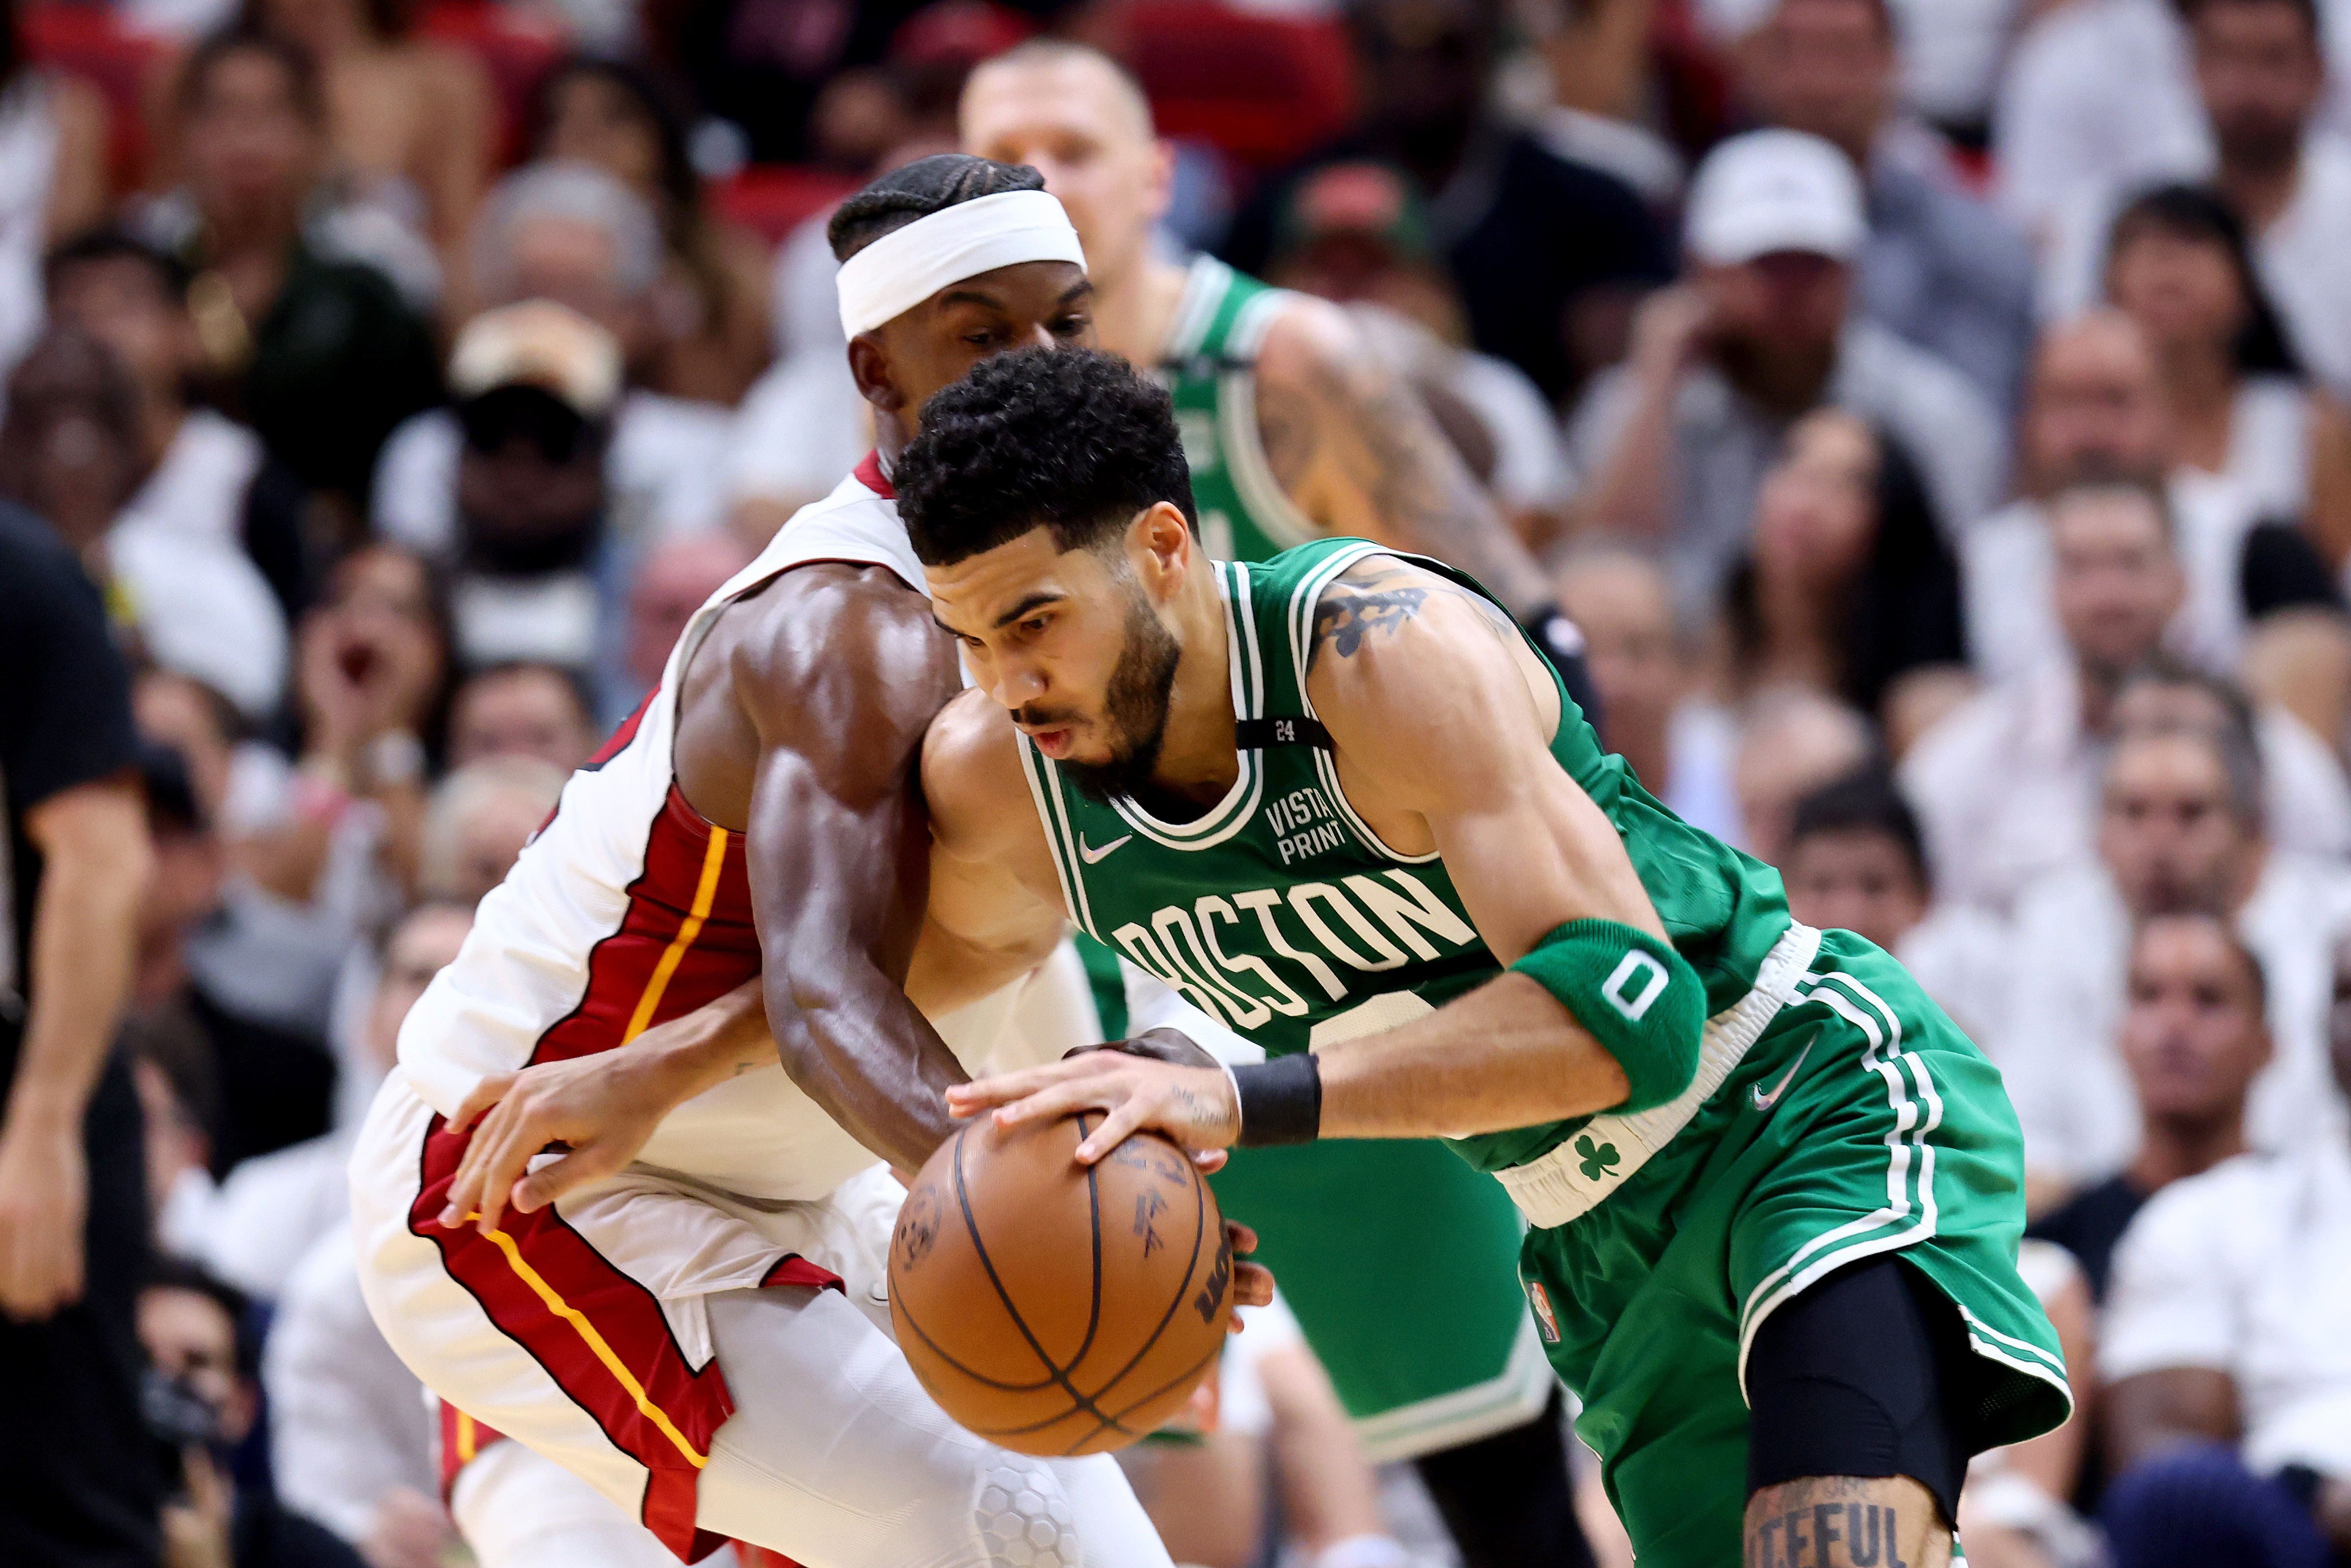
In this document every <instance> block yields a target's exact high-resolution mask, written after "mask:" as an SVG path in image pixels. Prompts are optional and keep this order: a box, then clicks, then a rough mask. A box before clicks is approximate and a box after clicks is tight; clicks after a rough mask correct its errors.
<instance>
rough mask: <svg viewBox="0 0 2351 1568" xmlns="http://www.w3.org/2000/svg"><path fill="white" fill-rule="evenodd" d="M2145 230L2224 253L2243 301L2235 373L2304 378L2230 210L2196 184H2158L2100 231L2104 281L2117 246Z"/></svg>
mask: <svg viewBox="0 0 2351 1568" xmlns="http://www.w3.org/2000/svg"><path fill="white" fill-rule="evenodd" d="M2148 231H2153V232H2155V233H2158V234H2165V235H2171V236H2172V237H2173V238H2175V239H2184V240H2203V241H2205V242H2207V243H2209V244H2212V245H2217V246H2220V248H2221V249H2222V250H2224V251H2225V252H2227V253H2228V256H2229V267H2230V269H2231V271H2233V272H2234V273H2235V274H2236V275H2237V289H2238V292H2239V293H2240V294H2241V296H2242V297H2243V298H2244V301H2245V324H2244V326H2243V327H2242V328H2241V329H2239V331H2238V333H2237V341H2236V345H2235V350H2234V352H2235V358H2236V363H2237V369H2238V370H2240V371H2243V372H2244V373H2245V374H2247V375H2260V374H2271V375H2282V376H2294V377H2297V378H2299V377H2302V376H2303V375H2304V368H2303V362H2302V356H2301V355H2299V354H2298V353H2296V352H2295V351H2294V340H2293V339H2292V338H2291V337H2289V336H2288V335H2287V332H2286V329H2285V321H2284V319H2283V318H2282V317H2281V316H2279V314H2278V312H2277V307H2276V306H2275V305H2274V304H2273V303H2272V302H2271V300H2270V296H2269V290H2268V289H2266V288H2264V287H2262V279H2261V274H2260V273H2259V272H2258V271H2257V270H2255V268H2254V267H2253V251H2252V242H2251V241H2250V240H2249V239H2247V237H2246V235H2245V224H2244V220H2243V219H2242V218H2241V217H2239V216H2238V215H2237V213H2236V209H2234V208H2233V207H2231V206H2230V205H2229V204H2228V203H2226V202H2224V201H2222V200H2221V199H2220V196H2219V195H2218V194H2216V193H2213V192H2211V191H2210V190H2207V189H2206V188H2205V187H2203V186H2201V185H2189V184H2164V185H2156V186H2153V187H2150V188H2149V189H2147V190H2145V191H2142V192H2140V193H2138V194H2137V196H2134V197H2133V198H2131V200H2130V202H2129V203H2128V204H2126V206H2124V208H2123V210H2122V211H2121V212H2119V213H2117V214H2115V221H2114V223H2113V224H2112V225H2109V226H2108V228H2107V230H2106V261H2105V274H2106V276H2107V277H2112V276H2113V273H2114V265H2115V257H2116V256H2119V255H2121V254H2122V248H2123V246H2125V245H2127V244H2128V243H2129V242H2130V241H2131V240H2132V239H2134V238H2136V237H2137V235H2140V234H2142V233H2146V232H2148ZM2111 292H2112V291H2111V289H2110V290H2109V293H2111Z"/></svg>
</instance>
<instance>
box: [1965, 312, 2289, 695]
mask: <svg viewBox="0 0 2351 1568" xmlns="http://www.w3.org/2000/svg"><path fill="white" fill-rule="evenodd" d="M2022 451H2023V460H2022V470H2023V480H2024V490H2025V494H2024V495H2023V496H2022V497H2020V498H2019V499H2017V500H2015V501H2012V502H2011V503H2010V504H2009V505H2008V506H2006V507H2002V508H2001V509H2000V510H1999V511H1997V512H1995V513H1993V514H1992V515H1991V516H1990V517H1984V518H1982V519H1981V520H1980V521H1978V522H1977V523H1975V524H1974V525H1973V526H1972V527H1970V528H1968V529H1967V530H1966V532H1965V534H1964V536H1963V537H1962V538H1961V540H1960V545H1959V550H1960V555H1959V564H1960V569H1961V575H1962V578H1963V580H1964V585H1965V592H1966V603H1967V623H1968V631H1969V634H1970V635H1969V651H1970V654H1971V656H1972V658H1973V660H1974V663H1975V664H1976V667H1977V669H1978V670H1980V672H1981V673H1982V674H1984V675H1986V676H1987V677H1989V678H1991V679H1992V680H1995V681H1998V680H2005V679H2009V678H2011V677H2013V676H2017V675H2030V674H2033V673H2034V672H2035V671H2037V670H2038V669H2040V668H2041V667H2042V666H2043V665H2045V664H2049V663H2051V662H2052V661H2053V660H2056V659H2061V658H2063V657H2064V632H2062V630H2061V629H2060V627H2059V625H2058V620H2057V615H2056V612H2055V607H2054V602H2053V599H2052V597H2051V593H2050V589H2049V581H2050V572H2051V552H2050V543H2049V527H2048V519H2047V507H2048V498H2049V497H2052V496H2053V495H2055V494H2056V493H2058V492H2059V491H2061V490H2064V489H2066V488H2067V487H2069V486H2076V485H2082V484H2088V483H2095V482H2098V481H2104V480H2110V479H2118V478H2132V479H2136V478H2139V477H2155V476H2161V477H2162V478H2163V481H2164V490H2165V492H2166V497H2167V499H2168V501H2169V503H2170V511H2171V517H2172V522H2173V525H2174V537H2173V547H2174V549H2175V550H2176V552H2177V554H2178V557H2179V564H2180V567H2181V569H2182V570H2184V571H2185V573H2186V577H2187V581H2186V593H2185V597H2184V598H2183V600H2182V601H2181V603H2180V605H2179V612H2178V614H2177V615H2176V616H2175V617H2174V618H2173V621H2172V622H2171V624H2170V626H2169V628H2168V632H2167V634H2166V638H2165V643H2166V645H2167V646H2168V648H2169V649H2170V650H2171V651H2172V652H2173V653H2177V654H2179V656H2180V657H2182V658H2184V659H2188V660H2190V661H2192V662H2194V663H2197V664H2202V665H2204V666H2206V667H2208V668H2210V669H2213V670H2217V671H2222V672H2228V673H2234V672H2235V671H2236V670H2237V669H2238V668H2239V667H2240V665H2241V663H2242V660H2243V656H2244V653H2245V650H2246V647H2247V644H2248V641H2249V635H2248V633H2249V629H2250V628H2251V627H2252V623H2253V622H2258V621H2261V620H2262V618H2264V617H2267V616H2271V615H2274V614H2276V613H2277V612H2281V611H2285V610H2294V609H2299V608H2302V607H2305V606H2312V605H2322V606H2323V605H2325V604H2326V603H2328V602H2329V601H2331V599H2332V596H2333V593H2334V590H2333V587H2332V585H2331V584H2329V583H2328V581H2327V580H2326V569H2325V565H2324V563H2323V562H2321V561H2320V560H2319V559H2318V558H2317V557H2316V555H2315V554H2314V552H2313V550H2312V549H2311V548H2310V545H2309V543H2308V540H2307V539H2306V538H2305V537H2304V535H2303V534H2302V532H2301V531H2300V529H2298V528H2295V527H2294V525H2293V524H2291V523H2265V522H2263V521H2262V518H2261V513H2260V508H2259V507H2258V505H2257V503H2256V502H2255V500H2254V498H2253V497H2252V496H2251V495H2249V494H2248V493H2246V492H2245V491H2244V490H2243V489H2241V488H2240V487H2239V486H2238V485H2237V484H2236V483H2235V481H2233V480H2232V479H2230V478H2227V477H2224V476H2218V475H2214V474H2209V473H2205V472H2203V471H2201V470H2199V469H2198V468H2196V467H2195V466H2193V465H2189V464H2185V463H2182V462H2180V461H2179V456H2178V453H2177V450H2176V447H2175V444H2174V441H2173V434H2172V425H2171V420H2170V415H2169V413H2168V409H2167V406H2166V402H2165V397H2164V391H2163V378H2162V373H2161V371H2160V370H2159V368H2158V362H2157V360H2156V354H2155V350H2154V348H2153V346H2152V345H2151V344H2150V343H2149V342H2148V340H2147V334H2146V333H2145V332H2144V331H2142V330H2141V329H2140V328H2139V326H2138V324H2137V322H2136V321H2133V320H2132V319H2130V318H2129V317H2127V316H2126V315H2124V314H2123V313H2122V312H2121V311H2119V310H2113V309H2098V310H2093V311H2090V312H2088V313H2087V314H2085V315H2084V316H2081V317H2079V318H2077V319H2074V320H2072V321H2068V322H2065V323H2064V324H2062V325H2060V326H2055V327H2052V328H2050V329H2049V330H2048V331H2047V333H2045V334H2044V335H2043V339H2042V341H2041V348H2040V350H2039V352H2038V353H2037V354H2036V355H2035V356H2034V361H2033V372H2032V389H2031V392H2030V395H2029V397H2028V399H2027V402H2026V409H2025V417H2024V426H2023V443H2022ZM2253 640H2254V641H2258V639H2257V638H2256V639H2253Z"/></svg>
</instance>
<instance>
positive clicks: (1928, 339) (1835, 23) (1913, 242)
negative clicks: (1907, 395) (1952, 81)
mask: <svg viewBox="0 0 2351 1568" xmlns="http://www.w3.org/2000/svg"><path fill="white" fill-rule="evenodd" d="M1897 44H1898V40H1897V39H1896V18H1895V16H1894V14H1893V12H1892V10H1891V8H1890V5H1889V0H1766V3H1765V4H1764V5H1761V6H1760V7H1759V9H1758V15H1757V16H1756V17H1755V20H1754V23H1753V25H1752V27H1751V30H1750V31H1749V32H1748V34H1747V36H1746V37H1745V38H1744V39H1743V40H1742V42H1741V44H1740V49H1739V52H1738V56H1737V59H1738V64H1739V68H1740V71H1739V81H1740V91H1741V93H1742V94H1743V96H1744V97H1745V98H1746V99H1747V100H1748V102H1749V103H1750V105H1752V106H1753V108H1754V109H1755V110H1756V111H1757V112H1758V113H1759V114H1761V116H1762V118H1763V119H1764V120H1766V121H1768V122H1769V123H1771V124H1773V125H1781V126H1786V127H1788V128H1789V129H1791V130H1795V131H1811V132H1812V133H1813V135H1815V136H1819V137H1822V138H1823V139H1825V140H1827V141H1833V142H1834V143H1835V144H1836V146H1837V148H1838V149H1839V150H1840V151H1841V152H1844V155H1845V156H1846V157H1848V158H1850V159H1852V160H1853V163H1854V167H1855V169H1857V170H1859V171H1860V172H1861V177H1862V187H1863V196H1864V200H1865V204H1866V211H1867V214H1868V217H1869V238H1868V241H1867V242H1866V244H1865V245H1864V246H1863V247H1862V250H1861V253H1860V256H1859V259H1858V263H1857V269H1856V273H1855V298H1856V299H1857V300H1858V302H1859V304H1860V308H1861V309H1862V311H1863V313H1864V314H1865V315H1867V316H1868V317H1869V319H1872V320H1874V321H1876V322H1879V323H1881V324H1882V325H1884V326H1886V327H1889V328H1891V329H1893V330H1894V331H1895V332H1896V333H1897V334H1899V335H1900V336H1901V337H1902V338H1903V339H1904V340H1907V341H1908V342H1911V343H1915V344H1917V346H1918V347H1919V348H1922V349H1925V350H1928V351H1929V352H1931V353H1934V354H1937V355H1939V356H1940V357H1941V358H1943V359H1944V360H1946V361H1949V363H1950V364H1951V366H1952V367H1953V368H1954V369H1956V370H1958V371H1960V372H1961V373H1962V374H1964V375H1965V376H1967V378H1968V379H1969V380H1970V381H1971V382H1974V383H1975V386H1976V390H1977V391H1979V392H1982V393H1983V394H1984V396H1985V397H1986V398H1988V399H1989V400H1991V403H1992V405H1993V406H1994V407H1995V408H1998V409H2000V410H2001V412H2002V413H2012V412H2013V411H2014V408H2015V403H2016V397H2017V391H2018V387H2019V384H2020V383H2021V382H2022V379H2023V375H2024V361H2025V357H2026V355H2027V354H2029V353H2030V352H2031V350H2032V250H2031V249H2030V248H2029V247H2028V246H2026V244H2025V242H2024V236H2023V235H2022V234H2020V233H2018V232H2017V231H2016V230H2015V229H2013V228H2011V226H2010V225H2009V224H2008V222H2007V220H2006V219H2005V218H2004V217H2003V216H2001V214H1999V213H1998V212H1997V211H1995V210H1994V209H1993V208H1992V207H1991V205H1990V204H1988V203H1986V202H1984V201H1983V200H1981V199H1980V198H1979V197H1977V196H1975V195H1973V194H1971V193H1969V192H1966V191H1964V190H1962V189H1960V188H1959V183H1958V181H1957V179H1956V178H1955V177H1954V175H1953V172H1952V169H1951V163H1950V150H1949V147H1948V146H1947V145H1946V144H1945V143H1944V141H1943V140H1942V139H1941V138H1940V137H1939V136H1938V135H1937V134H1935V133H1934V132H1933V131H1929V130H1928V129H1927V127H1926V126H1924V125H1923V124H1921V123H1919V122H1918V121H1917V120H1915V119H1911V118H1907V117H1906V116H1904V115H1902V114H1901V113H1900V112H1899V111H1898V108H1897V102H1896V95H1897V93H1898V92H1899V90H1900V69H1901V51H1900V49H1899V48H1898V47H1897Z"/></svg>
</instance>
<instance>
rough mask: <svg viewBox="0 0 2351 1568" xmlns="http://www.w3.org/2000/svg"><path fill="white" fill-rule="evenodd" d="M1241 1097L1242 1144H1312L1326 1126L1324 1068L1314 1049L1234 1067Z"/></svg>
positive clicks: (1235, 1085)
mask: <svg viewBox="0 0 2351 1568" xmlns="http://www.w3.org/2000/svg"><path fill="white" fill-rule="evenodd" d="M1232 1074H1233V1088H1234V1090H1235V1091H1236V1092H1238V1093H1239V1095H1240V1099H1241V1136H1240V1145H1241V1147H1243V1148H1245V1149H1263V1148H1270V1147H1272V1146H1273V1145H1277V1144H1311V1143H1312V1142H1313V1141H1314V1140H1315V1138H1316V1137H1317V1136H1319V1135H1320V1134H1321V1133H1322V1064H1321V1063H1319V1062H1317V1061H1315V1060H1314V1053H1313V1052H1312V1051H1300V1052H1299V1053H1298V1054H1297V1055H1295V1056H1277V1057H1273V1058H1271V1059H1270V1060H1269V1061H1253V1062H1247V1063H1244V1064H1243V1065H1241V1066H1239V1067H1236V1068H1234V1069H1232Z"/></svg>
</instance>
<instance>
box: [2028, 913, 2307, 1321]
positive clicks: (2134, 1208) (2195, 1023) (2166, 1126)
mask: <svg viewBox="0 0 2351 1568" xmlns="http://www.w3.org/2000/svg"><path fill="white" fill-rule="evenodd" d="M2126 984H2127V986H2128V991H2127V996H2126V1003H2125V1006H2124V1011H2123V1018H2122V1023H2121V1026H2120V1027H2119V1028H2118V1029H2117V1030H2116V1035H2115V1053H2116V1056H2118V1057H2120V1058H2121V1060H2122V1064H2123V1067H2124V1070H2125V1071H2127V1072H2128V1073H2129V1074H2130V1080H2131V1087H2132V1090H2133V1091H2134V1092H2135V1094H2136V1096H2137V1102H2138V1114H2139V1145H2138V1153H2137V1155H2134V1156H2133V1157H2132V1159H2131V1162H2130V1164H2129V1165H2127V1166H2124V1167H2123V1169H2121V1170H2120V1171H2118V1172H2116V1174H2115V1175H2114V1176H2111V1177H2109V1178H2108V1179H2106V1180H2105V1181H2103V1182H2100V1183H2097V1184H2096V1185H2095V1186H2087V1187H2085V1188H2083V1189H2082V1190H2081V1191H2079V1192H2077V1193H2075V1194H2074V1196H2073V1197H2069V1198H2067V1199H2066V1200H2065V1201H2064V1203H2063V1204H2061V1205H2059V1206H2058V1207H2055V1208H2053V1209H2051V1210H2050V1211H2049V1212H2048V1213H2046V1214H2043V1215H2042V1216H2041V1217H2040V1218H2037V1219H2035V1220H2034V1221H2033V1223H2032V1228H2031V1229H2032V1235H2034V1236H2036V1237H2039V1238H2040V1239H2043V1240H2045V1241H2053V1242H2055V1243H2057V1244H2058V1245H2059V1246H2062V1247H2064V1249H2066V1250H2067V1251H2068V1252H2071V1253H2072V1254H2073V1255H2074V1258H2075V1259H2076V1260H2078V1261H2079V1262H2080V1263H2081V1265H2082V1270H2083V1273H2084V1274H2085V1276H2086V1277H2087V1279H2088V1281H2089V1286H2090V1291H2091V1293H2092V1294H2093V1295H2094V1296H2101V1297H2102V1296H2104V1295H2105V1291H2106V1281H2107V1279H2108V1277H2109V1275H2110V1273H2111V1270H2112V1267H2113V1263H2114V1256H2115V1246H2116V1243H2117V1242H2119V1241H2120V1240H2121V1239H2122V1238H2123V1233H2124V1232H2125V1231H2126V1229H2128V1228H2129V1227H2130V1222H2131V1220H2132V1219H2133V1218H2135V1217H2136V1216H2137V1214H2138V1211H2139V1210H2140V1209H2141V1208H2143V1207H2146V1205H2147V1199H2148V1198H2150V1197H2154V1196H2155V1195H2156V1194H2157V1193H2158V1192H2160V1191H2162V1190H2163V1189H2164V1188H2165V1187H2167V1186H2170V1185H2171V1184H2172V1183H2173V1182H2175V1181H2182V1180H2185V1179H2186V1178H2188V1177H2189V1176H2201V1175H2202V1174H2203V1173H2204V1172H2206V1171H2208V1170H2210V1169H2211V1168H2212V1167H2213V1166H2217V1165H2219V1164H2220V1162H2221V1161H2222V1160H2226V1159H2232V1158H2234V1157H2235V1156H2237V1155H2241V1154H2243V1153H2244V1152H2245V1096H2246V1094H2247V1093H2248V1092H2250V1091H2251V1090H2252V1083H2253V1079H2254V1077H2255V1075H2256V1074H2258V1073H2259V1072H2260V1071H2261V1070H2262V1068H2263V1067H2266V1066H2267V1065H2269V1060H2270V1054H2271V1049H2270V1030H2269V980H2268V977H2267V976H2266V975H2264V974H2263V973H2262V961H2261V959H2259V958H2258V957H2256V956H2254V955H2253V951H2252V948H2250V947H2248V946H2245V944H2244V939H2243V938H2241V937H2240V936H2238V935H2237V934H2236V932H2234V931H2233V930H2231V929H2230V926H2229V923H2228V922H2227V921H2226V920H2223V919H2221V918H2220V916H2218V915H2210V914H2205V913H2202V912H2197V911H2191V912H2189V913H2186V914H2174V915H2149V916H2148V917H2147V919H2145V920H2143V921H2141V922H2140V923H2139V925H2138V929H2137V931H2135V932H2133V933H2132V934H2131V944H2130V970H2129V978H2128V980H2127V982H2126Z"/></svg>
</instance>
